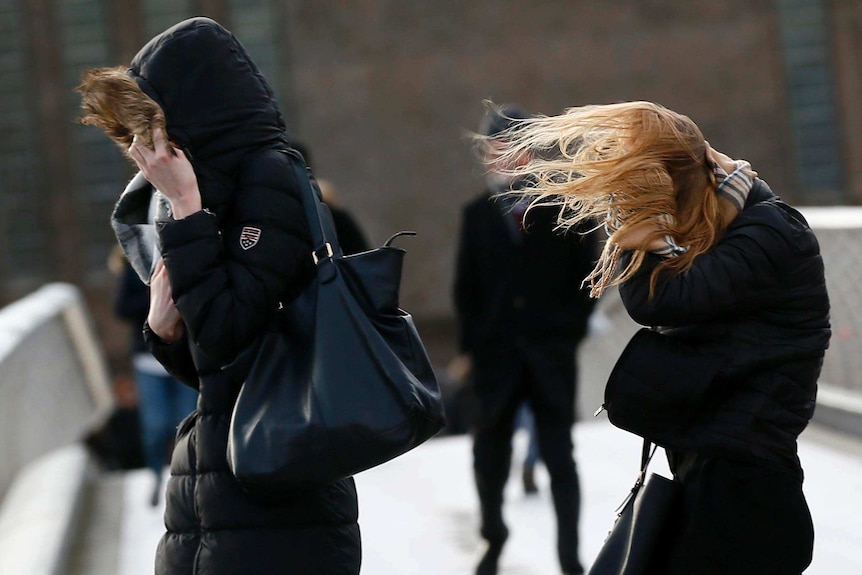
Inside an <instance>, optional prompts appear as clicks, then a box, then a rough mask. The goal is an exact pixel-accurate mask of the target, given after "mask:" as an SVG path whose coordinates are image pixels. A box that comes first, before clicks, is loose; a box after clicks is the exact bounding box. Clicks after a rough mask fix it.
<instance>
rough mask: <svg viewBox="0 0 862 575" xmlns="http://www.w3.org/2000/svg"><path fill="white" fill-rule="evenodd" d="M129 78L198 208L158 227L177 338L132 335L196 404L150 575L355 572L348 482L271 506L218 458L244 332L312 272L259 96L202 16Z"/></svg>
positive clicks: (251, 339)
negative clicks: (191, 390) (156, 109)
mask: <svg viewBox="0 0 862 575" xmlns="http://www.w3.org/2000/svg"><path fill="white" fill-rule="evenodd" d="M129 73H130V74H131V75H132V77H134V78H135V79H136V80H137V81H138V83H139V85H140V86H141V87H142V88H143V89H144V91H145V92H146V93H147V94H148V95H150V96H151V97H152V98H154V99H155V100H156V101H157V102H158V103H159V104H160V105H161V107H162V109H163V110H164V112H165V116H166V119H167V129H168V135H169V137H170V139H171V141H173V142H174V143H175V144H177V145H179V146H181V147H182V148H183V149H184V150H186V152H187V154H188V155H189V156H190V159H191V161H192V165H193V166H194V169H195V173H196V175H197V179H198V185H199V188H200V190H201V196H202V202H203V206H204V208H205V209H204V210H203V211H200V212H198V213H195V214H192V215H190V216H188V217H186V218H184V219H182V220H177V221H174V220H172V219H168V220H164V221H159V222H157V229H158V235H159V240H160V243H161V251H162V255H163V258H164V261H165V265H166V267H167V270H168V275H169V277H170V282H171V288H172V290H173V297H174V301H175V302H176V305H177V308H178V309H179V311H180V314H181V315H182V318H183V321H184V323H185V327H186V330H185V331H186V338H185V339H184V340H182V341H180V342H178V343H174V344H166V343H164V342H161V341H160V340H159V339H158V338H157V337H155V336H154V334H152V332H150V331H149V330H147V329H145V333H146V336H147V341H148V343H149V345H150V348H151V351H152V352H153V354H154V355H155V356H156V357H157V358H158V359H160V360H161V361H162V363H164V364H165V366H166V367H167V368H168V369H169V370H170V371H171V372H172V373H173V374H174V375H175V376H176V377H178V378H179V379H180V380H182V381H184V382H186V383H188V384H190V385H193V386H194V387H197V388H198V389H199V390H200V399H199V401H198V408H197V410H196V411H195V412H194V413H192V415H191V416H189V418H187V419H186V420H185V421H184V422H183V423H182V424H181V426H180V429H179V432H178V436H177V442H176V446H175V449H174V453H173V457H172V460H171V478H170V480H169V482H168V485H167V496H166V500H167V510H166V514H165V523H166V526H167V533H166V535H165V536H164V537H163V539H162V541H161V543H160V544H159V548H158V552H157V558H156V573H157V574H158V575H192V574H195V575H240V574H243V575H244V574H248V573H255V574H264V575H265V574H273V575H275V574H282V573H288V572H289V573H291V574H307V575H312V574H313V575H347V574H355V573H358V572H359V554H360V551H359V530H358V525H357V523H356V521H357V515H358V511H357V501H356V491H355V487H354V484H353V481H352V480H346V481H340V482H338V483H336V484H333V485H330V486H325V487H321V488H318V489H312V490H309V491H307V492H304V493H298V494H296V495H294V496H287V497H286V499H285V500H284V501H283V502H281V503H279V504H272V503H269V502H260V501H255V500H253V499H252V498H250V497H249V496H247V495H246V493H245V492H243V490H242V489H241V488H240V487H239V485H238V484H237V482H236V481H235V480H234V478H233V476H232V475H231V473H230V471H229V469H228V466H227V463H226V448H227V436H228V426H229V421H230V415H231V411H232V408H233V405H234V402H235V400H236V397H237V394H238V392H239V389H240V386H241V384H242V382H243V379H244V377H245V375H246V373H247V371H248V368H249V364H250V360H249V358H250V357H252V356H253V353H254V349H255V342H256V338H257V336H258V335H259V334H260V333H261V332H262V331H263V330H264V329H265V328H266V327H267V326H268V324H269V322H270V319H271V317H272V314H273V313H274V310H275V309H276V307H277V305H278V303H279V302H287V301H290V300H291V299H292V298H293V297H295V295H296V294H297V293H298V292H299V291H301V289H302V287H303V286H304V285H305V284H306V282H307V281H308V280H309V279H310V277H311V274H312V273H313V264H312V261H311V245H310V237H309V231H308V226H307V224H306V221H305V216H304V213H303V211H302V205H301V201H300V199H299V196H298V189H299V188H298V184H297V182H295V181H294V179H293V178H294V176H293V175H292V174H293V171H292V167H291V165H290V162H291V160H290V158H289V157H288V156H287V155H285V154H284V153H283V152H282V151H279V150H283V149H284V148H286V146H287V139H286V137H285V135H284V123H283V121H282V118H281V115H280V113H279V111H278V109H277V107H276V105H275V103H274V99H273V95H272V91H271V90H270V88H269V86H268V85H267V84H266V81H265V80H264V79H263V77H262V76H261V75H260V73H259V72H258V71H257V68H255V66H254V64H253V63H252V61H251V59H250V58H249V56H248V54H247V53H246V52H245V50H244V49H243V47H242V46H241V45H240V44H239V43H238V42H237V41H236V40H235V39H234V38H233V36H232V35H230V33H229V32H227V31H226V30H224V29H223V28H221V27H220V26H218V25H217V24H216V23H214V22H212V21H211V20H208V19H205V18H196V19H192V20H188V21H185V22H182V23H180V24H178V25H177V26H175V27H173V28H171V29H169V30H168V31H166V32H164V33H163V34H161V35H159V36H157V37H156V38H154V39H153V40H152V41H150V42H149V43H148V44H147V45H146V46H145V47H144V48H143V49H142V50H141V51H140V52H139V53H138V55H137V56H136V57H135V58H134V60H133V62H132V65H131V69H130V72H129Z"/></svg>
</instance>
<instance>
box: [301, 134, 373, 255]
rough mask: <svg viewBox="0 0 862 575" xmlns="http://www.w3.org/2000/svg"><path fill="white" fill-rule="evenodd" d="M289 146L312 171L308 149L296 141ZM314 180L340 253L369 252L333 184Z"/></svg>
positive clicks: (365, 241)
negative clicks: (339, 247)
mask: <svg viewBox="0 0 862 575" xmlns="http://www.w3.org/2000/svg"><path fill="white" fill-rule="evenodd" d="M290 145H291V146H292V147H293V149H294V150H296V151H298V152H299V153H300V154H302V157H303V158H305V163H306V165H307V166H308V167H309V169H313V168H312V165H311V152H310V151H309V149H308V147H307V146H305V144H303V143H301V142H297V141H293V142H291V144H290ZM316 179H317V185H318V186H319V187H320V195H321V199H322V200H323V203H324V204H326V207H328V208H329V213H331V214H332V223H333V224H334V225H335V233H336V235H337V236H338V244H339V245H340V246H341V251H342V253H343V254H344V255H346V256H347V255H350V254H358V253H359V252H365V251H368V250H370V249H371V245H370V244H369V243H368V239H367V237H366V235H365V232H363V231H362V228H361V227H360V226H359V222H357V221H356V218H354V217H353V214H352V213H351V212H350V211H349V210H348V209H347V208H345V207H344V206H342V205H341V198H339V194H338V191H337V190H336V189H335V184H333V183H332V182H331V181H329V180H326V179H323V178H316Z"/></svg>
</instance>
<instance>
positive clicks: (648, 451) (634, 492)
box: [616, 439, 658, 517]
mask: <svg viewBox="0 0 862 575" xmlns="http://www.w3.org/2000/svg"><path fill="white" fill-rule="evenodd" d="M656 448H658V446H657V445H654V444H653V443H652V442H651V441H650V440H649V439H644V443H643V447H641V468H640V471H639V473H638V478H637V481H635V484H634V485H633V486H632V488H631V490H630V491H629V492H628V493H627V494H626V498H625V499H623V502H622V503H620V505H619V507H617V510H616V513H617V517H620V516H621V515H622V513H623V510H624V509H625V508H626V505H628V504H629V502H630V501H632V500H633V499H634V498H635V497H637V496H638V493H639V492H640V490H641V487H643V486H644V482H645V481H646V472H647V467H649V463H650V461H652V456H653V455H655V450H656Z"/></svg>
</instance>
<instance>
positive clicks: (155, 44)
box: [128, 18, 287, 172]
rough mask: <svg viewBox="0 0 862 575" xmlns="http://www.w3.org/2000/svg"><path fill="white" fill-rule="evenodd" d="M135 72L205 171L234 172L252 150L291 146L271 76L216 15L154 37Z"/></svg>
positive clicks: (171, 133) (173, 134)
mask: <svg viewBox="0 0 862 575" xmlns="http://www.w3.org/2000/svg"><path fill="white" fill-rule="evenodd" d="M128 73H129V75H130V76H132V77H133V78H134V79H135V80H136V81H137V83H138V85H139V86H140V87H141V89H142V90H143V91H144V92H145V93H146V94H147V95H148V96H150V97H151V98H153V99H154V100H155V101H156V102H157V103H158V104H159V105H160V106H161V108H162V110H163V111H164V113H165V120H166V124H167V132H168V136H169V138H170V139H171V140H172V141H173V142H174V143H175V144H177V145H179V146H180V147H182V148H183V149H184V150H185V151H186V152H187V153H189V154H190V155H191V156H192V158H193V160H194V163H195V164H197V165H198V166H200V164H201V163H203V164H205V165H207V167H209V168H212V169H216V170H218V171H222V172H224V171H230V170H231V169H232V168H234V167H235V166H236V165H237V163H238V162H239V160H240V159H241V158H242V156H243V155H244V154H245V153H246V152H248V151H251V150H254V149H260V148H268V147H273V146H280V145H285V146H286V145H287V136H286V134H285V125H284V120H283V118H282V116H281V112H280V111H279V109H278V105H277V104H276V102H275V97H274V95H273V91H272V89H271V88H270V86H269V84H268V83H267V81H266V79H265V78H264V77H263V75H261V73H260V71H259V70H258V69H257V66H255V64H254V62H253V61H252V59H251V57H250V56H249V54H248V52H247V51H246V50H245V48H244V47H243V46H242V44H240V43H239V41H238V40H237V39H236V38H235V37H234V36H233V34H231V33H230V32H229V31H227V30H226V29H224V28H223V27H222V26H221V25H219V24H218V23H216V22H215V21H213V20H210V19H209V18H191V19H189V20H185V21H183V22H180V23H179V24H176V25H174V26H172V27H171V28H169V29H167V30H165V31H164V32H162V33H161V34H159V35H157V36H155V37H154V38H153V39H151V40H150V41H149V42H147V44H146V45H145V46H144V47H143V48H141V50H140V51H139V52H138V53H137V54H136V55H135V57H134V58H133V59H132V62H131V64H130V66H129V71H128Z"/></svg>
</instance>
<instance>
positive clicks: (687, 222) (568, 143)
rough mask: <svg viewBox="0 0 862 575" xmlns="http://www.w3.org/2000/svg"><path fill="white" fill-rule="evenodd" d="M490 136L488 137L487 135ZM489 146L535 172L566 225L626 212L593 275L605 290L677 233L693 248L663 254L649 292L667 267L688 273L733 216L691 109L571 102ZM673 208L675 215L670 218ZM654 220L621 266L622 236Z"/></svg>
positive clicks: (523, 170) (534, 179) (594, 287)
mask: <svg viewBox="0 0 862 575" xmlns="http://www.w3.org/2000/svg"><path fill="white" fill-rule="evenodd" d="M481 139H482V138H480V140H481ZM488 150H489V151H490V152H491V153H493V154H496V155H497V159H498V160H499V161H500V162H499V163H500V164H501V165H509V164H512V165H515V164H516V163H514V162H510V160H512V159H514V158H520V157H524V156H525V155H527V156H529V157H530V158H531V159H530V161H529V162H527V163H526V164H524V165H521V166H520V167H515V168H511V169H510V170H509V173H511V175H513V176H519V177H527V178H528V181H530V182H531V184H530V187H529V188H528V189H526V190H524V191H519V192H513V193H525V194H530V195H532V196H534V201H533V205H534V206H535V205H553V206H561V207H562V210H561V212H560V217H559V224H560V227H561V228H569V227H572V226H575V225H576V224H578V223H579V222H582V221H584V220H587V221H593V222H598V224H597V225H601V223H602V222H605V221H606V220H607V219H608V218H609V216H610V217H617V218H619V226H618V227H617V228H616V229H615V231H613V233H611V235H610V237H609V239H608V241H607V243H606V244H605V247H604V249H603V250H602V254H601V256H600V258H599V261H598V263H597V265H596V267H595V269H594V270H593V272H592V273H591V274H590V275H589V276H588V277H587V278H586V280H585V282H586V283H588V284H589V285H590V293H591V295H592V296H594V297H598V296H599V295H601V293H602V292H603V291H604V290H605V288H607V287H608V286H611V285H616V284H619V283H622V282H624V281H625V280H627V279H629V278H630V277H632V275H634V273H635V272H636V271H637V270H638V268H639V267H640V266H641V265H642V264H643V261H644V257H645V256H646V254H647V246H648V245H649V244H650V242H652V241H654V240H656V239H658V238H661V237H663V236H665V235H670V236H671V237H673V238H674V239H675V241H676V243H677V244H678V245H680V246H685V247H686V248H687V251H686V252H685V253H683V254H681V255H679V256H677V257H670V258H666V259H664V260H663V261H662V262H661V264H660V265H659V266H658V267H657V268H656V269H655V270H654V271H653V273H652V276H651V280H650V291H651V292H652V291H653V290H654V289H655V286H656V283H657V280H658V277H659V275H660V274H661V272H662V271H667V272H671V273H683V272H685V271H686V270H688V269H689V268H691V266H692V263H693V261H694V259H695V258H696V257H698V256H699V255H701V254H703V253H704V252H706V251H707V250H709V249H710V248H711V247H712V246H713V245H715V244H716V242H717V241H718V240H719V238H720V237H721V235H722V234H723V233H724V230H725V229H726V227H727V224H728V223H729V221H728V220H729V218H728V217H727V212H726V211H725V210H723V209H722V206H721V204H720V203H719V202H720V201H723V200H720V199H719V198H718V197H717V195H716V194H715V193H714V191H715V185H716V183H715V176H714V175H713V172H712V166H711V162H710V161H709V160H708V159H707V157H706V153H707V144H706V142H705V140H704V137H703V134H701V132H700V129H699V128H698V127H697V125H695V123H694V122H692V121H691V120H690V119H689V118H688V117H687V116H684V115H682V114H678V113H676V112H673V111H671V110H668V109H667V108H664V107H662V106H660V105H658V104H654V103H652V102H626V103H621V104H610V105H600V106H599V105H594V106H583V107H578V108H570V109H568V110H566V112H565V113H563V114H561V115H559V116H537V117H533V118H529V119H526V120H519V121H518V122H517V123H516V124H515V125H514V126H513V127H512V128H510V129H509V130H508V131H506V132H505V133H503V134H499V135H498V136H497V137H496V138H495V139H494V145H493V146H488ZM667 215H670V216H672V218H665V217H662V216H667ZM645 222H652V223H653V224H655V226H654V228H653V230H654V231H653V232H652V233H650V234H649V235H648V236H647V237H646V238H645V240H644V241H643V242H642V243H641V244H640V246H639V248H638V249H635V250H634V253H633V257H632V258H631V260H630V261H629V263H628V265H627V266H626V268H625V269H624V270H622V272H621V273H617V269H616V268H617V262H618V259H619V255H620V249H619V245H618V244H619V242H620V241H621V240H622V238H624V237H625V235H626V234H628V233H630V232H631V231H632V230H633V229H634V228H635V227H636V226H638V225H639V224H642V223H645Z"/></svg>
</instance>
